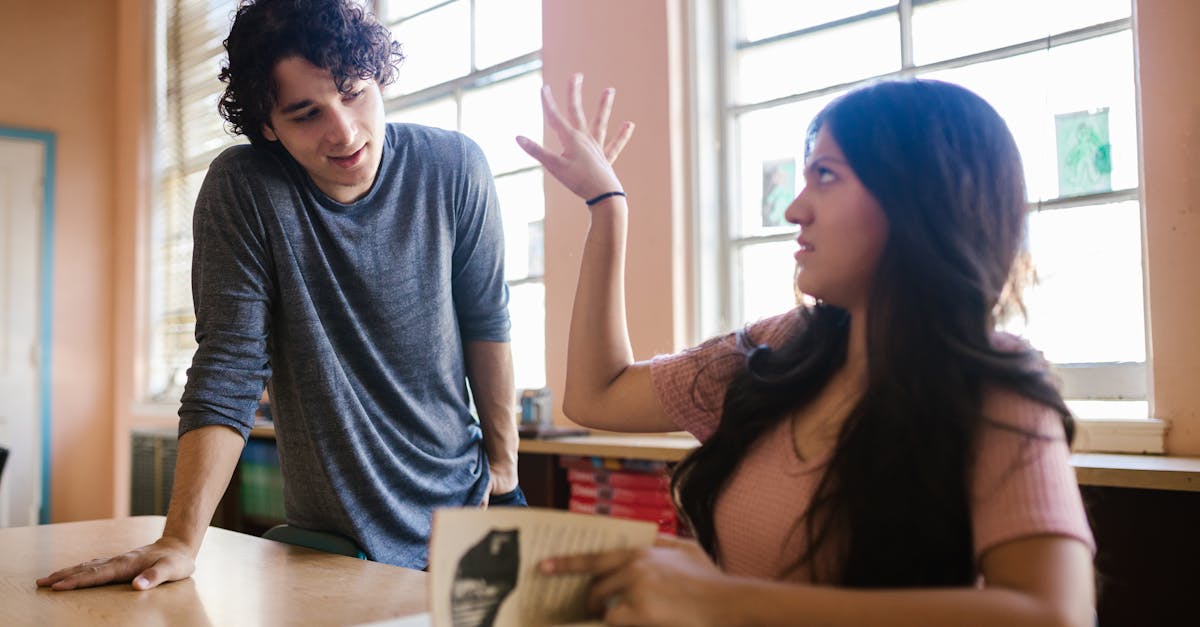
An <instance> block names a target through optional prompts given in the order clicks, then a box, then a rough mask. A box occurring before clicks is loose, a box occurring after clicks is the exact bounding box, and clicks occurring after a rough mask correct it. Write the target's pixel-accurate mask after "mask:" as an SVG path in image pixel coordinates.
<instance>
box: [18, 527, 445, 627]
mask: <svg viewBox="0 0 1200 627" xmlns="http://www.w3.org/2000/svg"><path fill="white" fill-rule="evenodd" d="M163 521H164V519H163V517H161V516H139V517H135V518H126V519H120V520H95V521H88V522H77V523H61V524H54V525H42V526H37V527H15V528H8V529H0V625H172V626H175V625H204V626H209V625H354V624H359V623H366V622H373V621H381V620H385V619H392V618H396V617H401V616H409V615H412V614H417V613H420V612H425V611H428V601H427V600H426V596H425V585H426V581H425V579H426V575H425V573H423V572H420V571H415V570H408V569H404V568H397V567H395V566H387V565H384V564H378V563H375V562H368V561H366V560H358V559H354V558H350V557H343V556H341V555H333V554H329V553H321V552H318V551H311V550H308V549H303V548H299V547H294V546H289V545H286V544H281V543H278V542H272V541H270V540H263V539H262V538H258V537H255V536H249V535H245V534H241V533H234V532H232V531H226V530H224V529H218V528H215V527H213V528H209V530H208V533H207V535H206V537H205V539H204V545H203V547H202V548H201V549H200V555H199V556H198V558H197V560H196V572H195V573H194V574H193V575H192V577H191V578H190V579H185V580H183V581H176V582H173V583H168V584H164V585H162V586H160V587H158V588H155V589H153V590H146V591H144V592H143V591H138V590H134V589H133V588H132V587H130V585H129V584H127V583H125V584H114V585H109V586H103V587H100V588H88V589H83V590H71V591H66V592H55V591H53V590H50V589H47V588H38V587H37V585H36V584H35V583H34V580H36V579H37V578H38V577H42V576H44V575H48V574H50V573H51V572H53V571H55V570H57V569H59V568H63V567H66V566H70V565H72V564H77V563H79V562H83V561H86V560H90V559H95V558H98V557H105V556H109V555H115V554H117V553H120V552H123V551H126V550H128V549H131V548H135V547H138V546H142V545H144V544H147V543H149V542H153V541H154V540H155V539H157V538H158V536H159V534H160V533H161V532H162V527H163Z"/></svg>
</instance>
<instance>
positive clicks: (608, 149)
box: [604, 122, 634, 163]
mask: <svg viewBox="0 0 1200 627" xmlns="http://www.w3.org/2000/svg"><path fill="white" fill-rule="evenodd" d="M633 129H634V124H633V122H626V123H624V124H622V125H621V131H620V132H619V133H617V136H616V137H614V138H613V140H612V141H611V142H609V143H608V145H607V146H605V147H604V156H605V158H607V159H608V162H609V163H613V162H615V161H616V160H617V157H619V156H621V151H622V150H624V149H625V144H627V143H629V138H630V137H633Z"/></svg>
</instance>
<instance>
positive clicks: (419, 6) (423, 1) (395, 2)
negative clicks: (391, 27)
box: [380, 0, 466, 23]
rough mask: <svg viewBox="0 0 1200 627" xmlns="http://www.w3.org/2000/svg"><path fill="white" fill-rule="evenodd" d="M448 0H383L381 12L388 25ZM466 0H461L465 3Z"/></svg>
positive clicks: (460, 0)
mask: <svg viewBox="0 0 1200 627" xmlns="http://www.w3.org/2000/svg"><path fill="white" fill-rule="evenodd" d="M445 1H446V0H383V2H382V3H381V5H382V7H381V8H380V12H381V13H382V14H383V21H384V22H387V23H391V22H395V21H396V20H399V19H403V18H406V17H408V16H410V15H413V14H415V13H420V12H421V11H424V10H425V9H428V8H429V7H432V6H435V5H438V4H441V3H443V2H445ZM465 1H466V0H459V2H465Z"/></svg>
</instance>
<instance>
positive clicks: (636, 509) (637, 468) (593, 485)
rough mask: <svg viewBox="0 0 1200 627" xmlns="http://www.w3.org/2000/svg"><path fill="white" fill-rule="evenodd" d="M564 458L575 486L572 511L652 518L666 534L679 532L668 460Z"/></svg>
mask: <svg viewBox="0 0 1200 627" xmlns="http://www.w3.org/2000/svg"><path fill="white" fill-rule="evenodd" d="M560 459H561V461H560V463H561V464H562V466H563V468H566V470H567V481H568V482H569V483H570V486H571V500H570V501H569V503H568V506H567V507H568V509H569V510H570V511H572V512H580V513H584V514H601V515H605V516H615V517H617V518H632V519H635V520H648V521H651V522H654V523H658V529H659V531H661V532H663V533H676V532H677V531H678V528H679V519H678V517H677V516H676V514H675V506H674V505H673V504H672V503H671V482H670V478H669V477H668V474H667V466H666V464H665V463H663V462H648V461H644V460H626V459H612V458H600V457H578V456H571V455H564V456H562V457H561V458H560Z"/></svg>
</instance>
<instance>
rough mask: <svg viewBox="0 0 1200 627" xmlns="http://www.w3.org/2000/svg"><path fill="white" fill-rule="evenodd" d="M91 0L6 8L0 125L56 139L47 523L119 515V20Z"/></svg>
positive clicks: (1, 29) (0, 25) (1, 10)
mask: <svg viewBox="0 0 1200 627" xmlns="http://www.w3.org/2000/svg"><path fill="white" fill-rule="evenodd" d="M112 9H113V7H112V3H110V2H96V1H95V0H39V2H5V3H4V4H3V6H2V7H0V59H4V60H5V61H4V63H3V64H0V84H2V85H4V97H3V98H0V125H5V126H14V127H22V128H29V129H35V130H42V131H49V132H51V133H54V135H55V138H56V147H57V162H56V163H55V191H54V193H55V199H56V203H55V207H54V213H55V220H54V257H53V264H54V279H53V291H54V293H53V319H52V322H51V324H52V328H51V334H52V352H51V367H52V372H51V403H50V415H51V430H52V435H51V437H52V442H51V463H52V466H51V486H50V487H51V502H50V513H51V519H52V520H53V521H55V522H60V521H69V520H82V519H89V518H102V517H107V516H110V515H111V507H112V494H113V481H112V473H111V468H112V461H113V451H112V449H111V447H109V446H108V442H109V441H110V440H111V437H112V433H113V421H112V413H111V408H112V375H111V367H112V351H113V336H112V333H111V328H112V305H113V296H112V288H113V277H112V259H113V237H114V234H115V233H114V231H115V229H114V223H113V219H112V218H113V204H114V197H113V193H114V191H113V190H114V187H113V173H114V164H113V146H114V141H115V132H114V126H113V112H114V95H115V93H116V92H117V89H118V86H117V84H116V82H115V81H114V78H115V73H114V65H115V59H116V16H115V14H114V12H113V10H112Z"/></svg>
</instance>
